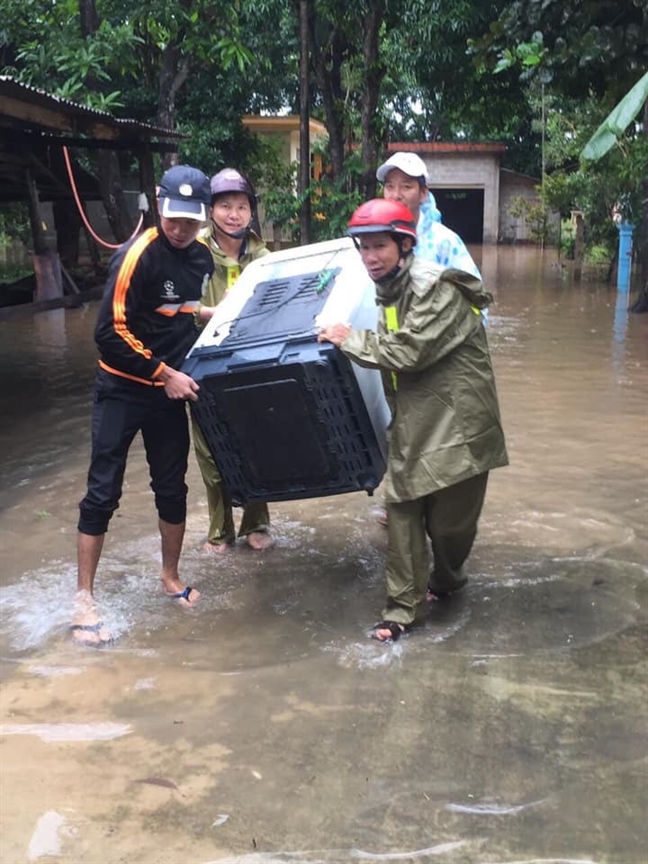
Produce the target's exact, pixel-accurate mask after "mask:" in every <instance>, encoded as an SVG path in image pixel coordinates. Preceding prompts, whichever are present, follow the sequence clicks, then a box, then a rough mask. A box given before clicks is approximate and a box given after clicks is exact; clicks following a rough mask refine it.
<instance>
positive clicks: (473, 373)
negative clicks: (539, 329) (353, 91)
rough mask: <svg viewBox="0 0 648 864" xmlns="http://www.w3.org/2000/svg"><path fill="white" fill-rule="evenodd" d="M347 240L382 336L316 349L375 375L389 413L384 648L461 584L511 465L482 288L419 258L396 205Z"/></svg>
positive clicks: (376, 209) (368, 217) (337, 339)
mask: <svg viewBox="0 0 648 864" xmlns="http://www.w3.org/2000/svg"><path fill="white" fill-rule="evenodd" d="M348 233H349V234H350V235H351V237H352V238H353V239H354V242H355V243H356V245H357V247H358V250H359V252H360V256H361V258H362V261H363V263H364V265H365V267H366V269H367V272H368V273H369V275H370V276H371V278H372V279H373V281H374V283H375V287H376V299H377V301H378V304H379V309H380V313H379V314H380V318H379V323H378V330H377V332H373V331H372V330H352V329H351V328H350V327H349V326H348V325H346V324H341V323H340V324H334V325H332V326H328V327H324V328H323V329H322V331H321V332H320V334H319V337H318V338H319V340H320V341H324V340H326V341H329V342H333V343H334V344H335V345H337V346H338V347H339V348H341V350H342V351H343V352H344V353H345V354H346V355H347V356H348V357H350V358H351V359H352V360H353V361H354V362H356V363H358V364H359V365H360V366H366V367H377V368H379V369H380V370H381V372H382V373H383V385H384V388H385V394H386V397H387V400H388V402H389V404H390V407H391V410H392V423H391V425H390V433H389V434H390V438H389V458H388V463H387V472H386V475H385V481H384V482H385V502H386V504H387V510H388V532H389V535H388V536H389V545H388V551H387V566H386V580H387V603H386V606H385V609H384V610H383V619H384V620H383V621H381V622H380V623H379V624H377V625H376V626H375V627H374V630H373V633H372V635H373V637H374V638H376V639H378V640H379V641H381V642H387V641H389V640H392V641H396V640H397V639H398V638H399V637H400V636H401V634H402V633H403V632H404V631H405V630H408V629H409V628H410V627H412V626H414V625H415V624H417V623H420V622H422V621H423V619H424V618H425V616H426V614H427V611H428V608H427V603H426V594H427V592H431V594H433V595H434V596H435V597H442V596H444V595H449V594H451V593H452V592H453V591H456V590H458V589H459V588H462V587H463V586H464V585H465V584H466V576H465V575H464V574H463V572H462V567H463V564H464V562H465V561H466V559H467V557H468V555H469V554H470V550H471V548H472V545H473V542H474V539H475V536H476V533H477V523H478V520H479V516H480V513H481V509H482V504H483V501H484V496H485V493H486V484H487V479H488V472H489V471H490V469H491V468H497V467H500V466H503V465H506V464H508V458H507V454H506V446H505V443H504V434H503V432H502V424H501V420H500V414H499V406H498V401H497V391H496V388H495V379H494V375H493V369H492V366H491V360H490V354H489V351H488V343H487V340H486V332H485V329H484V325H483V318H482V315H481V313H480V310H481V309H484V308H485V307H486V306H487V305H488V303H489V302H490V301H491V299H492V298H491V296H490V295H489V294H488V293H487V292H485V291H484V289H483V286H482V283H481V280H480V279H478V278H477V277H476V276H474V275H472V274H470V273H466V272H464V271H462V270H456V269H447V268H445V267H444V266H443V265H440V264H436V263H432V262H430V261H426V260H423V259H421V258H418V257H415V256H414V255H413V254H412V252H413V249H414V246H415V244H416V239H417V233H416V222H415V221H414V217H413V215H412V213H411V211H410V210H408V208H407V207H406V206H405V205H404V204H402V203H401V202H399V201H394V200H391V201H388V200H385V199H375V200H372V201H367V202H366V203H365V204H362V205H361V206H360V207H359V208H358V209H357V210H356V211H355V213H354V214H353V216H352V217H351V220H350V222H349V230H348ZM428 535H429V537H430V539H431V541H432V551H433V555H434V568H433V571H432V575H431V577H430V571H429V555H428V547H427V536H428Z"/></svg>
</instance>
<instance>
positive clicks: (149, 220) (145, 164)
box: [138, 141, 157, 228]
mask: <svg viewBox="0 0 648 864" xmlns="http://www.w3.org/2000/svg"><path fill="white" fill-rule="evenodd" d="M149 143H150V142H149V141H147V142H146V143H145V144H144V145H143V148H142V152H141V153H140V155H139V159H138V161H139V181H140V189H141V190H142V192H144V194H145V195H146V199H147V201H148V206H149V209H148V210H147V211H146V212H145V213H144V221H143V222H142V228H151V227H152V226H153V225H155V221H156V218H157V202H156V200H155V175H154V173H153V157H152V156H151V148H150V147H149Z"/></svg>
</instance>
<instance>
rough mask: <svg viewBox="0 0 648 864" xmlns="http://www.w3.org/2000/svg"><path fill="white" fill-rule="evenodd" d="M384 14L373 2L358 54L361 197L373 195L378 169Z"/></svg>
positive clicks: (381, 2) (378, 1) (380, 5)
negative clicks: (361, 67)
mask: <svg viewBox="0 0 648 864" xmlns="http://www.w3.org/2000/svg"><path fill="white" fill-rule="evenodd" d="M384 12H385V4H384V0H373V2H372V3H371V5H370V7H369V13H368V14H367V17H366V18H365V28H364V39H363V45H362V55H363V59H364V68H365V80H364V86H363V93H362V105H361V109H360V127H361V132H362V165H363V168H364V172H363V174H362V177H361V179H360V191H361V192H362V194H363V196H364V197H365V198H367V199H368V198H374V197H375V195H376V168H377V166H378V147H379V145H378V141H379V135H378V123H377V120H378V115H377V110H376V109H377V108H378V97H379V95H380V85H381V83H382V80H383V78H384V77H385V65H384V63H382V62H381V60H380V57H379V45H380V42H379V40H380V25H381V23H382V20H383V16H384Z"/></svg>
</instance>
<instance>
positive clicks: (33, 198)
mask: <svg viewBox="0 0 648 864" xmlns="http://www.w3.org/2000/svg"><path fill="white" fill-rule="evenodd" d="M25 180H26V183H27V191H28V193H29V195H28V199H27V204H28V207H29V221H30V223H31V230H32V238H33V241H34V274H35V276H36V291H35V293H34V300H35V301H39V300H51V299H53V298H55V297H62V296H63V280H62V278H61V259H60V258H59V256H58V252H51V251H50V250H49V249H48V248H47V240H46V239H45V228H44V224H43V217H42V215H41V212H40V202H39V200H38V190H37V189H36V183H35V182H34V177H33V175H32V173H31V171H30V170H29V169H27V170H26V171H25Z"/></svg>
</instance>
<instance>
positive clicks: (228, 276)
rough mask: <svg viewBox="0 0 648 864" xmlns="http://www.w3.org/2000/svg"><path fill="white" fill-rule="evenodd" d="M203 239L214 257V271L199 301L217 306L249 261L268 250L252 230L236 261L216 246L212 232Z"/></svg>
mask: <svg viewBox="0 0 648 864" xmlns="http://www.w3.org/2000/svg"><path fill="white" fill-rule="evenodd" d="M205 239H206V240H207V242H208V244H209V250H210V252H211V253H212V258H213V259H214V273H213V275H212V277H211V279H210V280H209V282H208V283H207V287H206V288H205V292H204V294H203V296H202V299H201V301H200V303H201V305H202V306H217V305H218V304H219V303H220V301H221V300H222V299H223V297H224V296H225V294H226V293H227V291H228V289H229V288H231V287H232V285H233V284H234V282H236V280H237V278H238V277H239V275H240V274H241V273H242V272H243V270H244V269H245V268H246V266H247V265H248V264H249V263H250V262H251V261H256V259H257V258H262V257H263V256H264V255H268V254H269V253H270V250H269V249H268V248H267V247H266V245H265V243H264V242H263V240H261V238H260V237H258V236H257V235H256V234H255V233H254V231H250V233H249V234H248V237H247V244H246V248H245V252H244V253H243V255H241V257H240V258H239V259H238V261H235V260H234V258H230V257H229V256H228V255H226V254H225V253H224V252H223V250H222V249H221V248H220V247H219V246H218V244H217V243H216V241H215V240H214V237H213V234H211V233H210V234H209V235H207V236H206V237H205Z"/></svg>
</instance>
